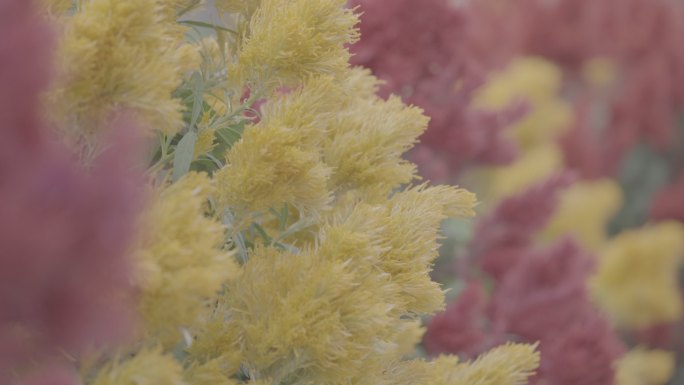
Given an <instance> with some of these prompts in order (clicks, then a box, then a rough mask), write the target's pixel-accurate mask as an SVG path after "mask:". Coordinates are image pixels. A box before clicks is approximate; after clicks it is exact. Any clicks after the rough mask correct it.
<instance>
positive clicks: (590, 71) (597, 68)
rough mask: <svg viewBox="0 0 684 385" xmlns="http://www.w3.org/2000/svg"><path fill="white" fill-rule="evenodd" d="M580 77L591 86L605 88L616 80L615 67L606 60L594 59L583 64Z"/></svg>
mask: <svg viewBox="0 0 684 385" xmlns="http://www.w3.org/2000/svg"><path fill="white" fill-rule="evenodd" d="M582 75H583V77H584V79H586V81H587V82H589V84H591V85H593V86H596V87H607V86H609V85H611V84H614V83H615V81H616V79H617V75H618V73H617V66H616V65H615V63H614V62H613V61H611V60H610V59H608V58H605V57H596V58H593V59H589V60H587V61H586V62H584V64H583V65H582Z"/></svg>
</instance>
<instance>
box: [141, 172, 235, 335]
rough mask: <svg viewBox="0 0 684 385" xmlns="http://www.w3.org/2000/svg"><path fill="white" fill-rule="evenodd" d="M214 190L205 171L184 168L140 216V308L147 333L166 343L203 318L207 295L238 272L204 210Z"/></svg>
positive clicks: (219, 232) (218, 228)
mask: <svg viewBox="0 0 684 385" xmlns="http://www.w3.org/2000/svg"><path fill="white" fill-rule="evenodd" d="M212 191H213V190H212V187H211V183H210V180H209V179H208V178H207V177H206V176H204V175H202V174H195V173H191V174H188V175H186V176H185V177H184V178H183V179H181V180H179V181H178V182H176V183H175V184H173V185H171V186H168V187H166V188H165V189H163V190H162V192H161V194H160V195H159V196H158V197H157V199H156V200H155V201H154V202H153V204H152V207H151V209H150V211H149V213H147V214H146V216H145V218H144V226H143V231H144V232H145V233H146V234H145V236H144V237H143V241H142V247H141V248H140V249H139V250H138V251H137V253H136V262H137V275H138V277H137V281H138V285H139V286H140V287H141V291H142V295H141V297H140V300H139V311H140V313H141V315H142V318H143V321H144V328H145V331H146V334H147V335H148V338H149V339H151V340H152V341H157V342H158V343H159V344H161V345H162V346H164V347H166V348H170V347H173V346H174V345H175V344H177V343H178V342H179V341H181V340H182V333H181V332H182V329H188V330H189V329H192V328H193V327H195V326H196V325H197V323H198V322H200V321H201V318H200V317H201V313H202V311H203V309H204V307H205V306H206V304H207V301H208V300H209V299H211V298H212V297H213V296H214V295H215V294H216V292H217V291H218V290H219V289H220V288H221V284H222V283H224V282H225V281H226V280H228V279H230V278H232V277H234V276H235V275H236V273H237V265H236V263H235V261H234V260H233V256H232V254H231V253H229V252H226V251H224V250H222V246H223V242H224V241H223V239H224V237H223V231H224V230H223V227H222V226H221V225H220V224H219V223H217V222H215V221H214V220H212V219H210V218H207V217H205V215H204V205H205V203H206V200H207V198H208V197H209V196H210V194H211V193H212Z"/></svg>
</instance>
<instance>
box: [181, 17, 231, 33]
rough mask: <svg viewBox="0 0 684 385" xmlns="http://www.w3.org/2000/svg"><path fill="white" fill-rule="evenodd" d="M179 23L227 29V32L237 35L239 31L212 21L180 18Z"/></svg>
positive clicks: (220, 29) (221, 29)
mask: <svg viewBox="0 0 684 385" xmlns="http://www.w3.org/2000/svg"><path fill="white" fill-rule="evenodd" d="M178 23H180V24H185V25H192V26H193V27H200V28H210V29H214V30H219V31H225V32H230V33H232V34H233V35H237V34H238V33H237V31H233V30H232V29H230V28H226V27H223V26H220V25H216V24H211V23H205V22H203V21H197V20H180V21H179V22H178Z"/></svg>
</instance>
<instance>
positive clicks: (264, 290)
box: [204, 248, 393, 384]
mask: <svg viewBox="0 0 684 385" xmlns="http://www.w3.org/2000/svg"><path fill="white" fill-rule="evenodd" d="M322 257H323V255H318V254H317V253H315V252H305V253H303V254H300V255H294V254H291V253H288V252H282V251H278V250H275V249H273V248H257V249H256V250H255V251H254V252H253V253H252V255H251V256H250V259H249V261H248V262H247V263H246V264H245V265H244V271H243V274H242V275H241V276H240V278H239V279H237V280H236V281H235V282H232V283H230V284H229V285H228V287H227V288H226V296H225V298H224V299H223V306H225V309H226V310H227V317H228V318H227V319H228V323H227V324H226V325H225V328H226V329H227V330H230V329H234V330H236V333H237V339H236V340H237V341H239V343H240V346H241V348H242V353H243V360H244V361H243V363H242V365H243V367H244V368H245V369H246V370H247V371H248V373H250V377H256V378H260V377H263V376H266V377H270V378H273V379H274V380H275V383H279V382H281V381H287V382H288V383H292V384H308V383H325V384H346V383H349V382H350V381H351V380H352V379H354V378H357V377H361V376H362V374H363V373H364V372H365V371H367V370H376V369H377V367H378V365H379V364H380V362H381V359H382V358H384V357H385V354H386V353H384V350H385V349H390V347H392V345H393V344H392V340H391V338H390V337H391V336H392V334H393V329H392V328H391V327H389V326H390V325H392V323H393V319H392V316H391V315H390V311H391V310H392V309H391V306H389V305H388V303H387V300H386V298H383V293H386V292H388V288H386V286H387V285H388V283H387V282H386V280H383V279H382V277H378V276H377V275H376V276H367V277H360V276H358V275H357V274H356V273H355V267H354V265H353V264H351V263H349V262H339V261H334V260H330V259H327V258H322ZM378 278H380V279H378ZM220 317H221V318H223V317H225V316H220ZM229 333H231V334H232V333H233V332H230V331H229ZM204 338H208V339H213V338H214V336H213V335H207V336H205V337H204ZM384 346H387V348H385V347H384ZM392 353H393V351H392Z"/></svg>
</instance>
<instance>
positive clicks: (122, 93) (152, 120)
mask: <svg viewBox="0 0 684 385" xmlns="http://www.w3.org/2000/svg"><path fill="white" fill-rule="evenodd" d="M65 30H66V31H65V36H64V38H63V41H62V42H61V44H60V45H61V49H60V52H59V56H60V69H61V73H60V75H61V76H60V79H59V81H58V84H57V86H56V89H55V90H53V91H52V93H51V100H52V101H53V104H54V106H53V110H54V112H55V115H57V116H56V118H57V120H58V121H59V122H60V123H61V125H62V126H63V127H65V129H73V130H75V131H73V132H70V135H72V136H74V137H85V138H86V140H87V141H88V140H92V137H91V136H92V134H93V133H95V131H96V129H97V128H98V127H102V126H103V124H102V122H103V121H104V120H105V119H107V118H108V117H109V115H110V114H111V113H112V112H114V111H116V110H117V109H127V110H130V111H132V112H134V113H136V114H137V116H138V118H140V119H141V120H142V121H143V123H145V124H146V125H148V126H149V127H150V128H151V129H159V130H161V131H164V132H175V131H176V130H177V129H178V128H180V127H181V124H182V121H181V115H180V110H181V107H180V103H179V102H178V101H177V100H175V99H173V98H172V97H171V93H172V92H173V91H174V89H175V88H176V87H177V86H178V85H179V84H180V82H181V80H182V77H183V70H184V68H185V67H186V66H185V64H184V62H185V61H186V60H188V59H187V58H188V53H187V50H186V49H183V48H181V49H179V48H180V47H182V44H181V43H180V42H179V41H178V37H179V30H178V26H177V25H176V24H174V23H171V22H170V21H168V20H166V19H165V8H164V7H163V6H162V5H161V3H160V1H159V0H92V1H89V2H86V3H85V4H84V5H83V8H82V10H81V11H80V12H79V13H77V14H76V15H75V16H73V17H72V18H71V19H69V20H68V21H66V25H65Z"/></svg>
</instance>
